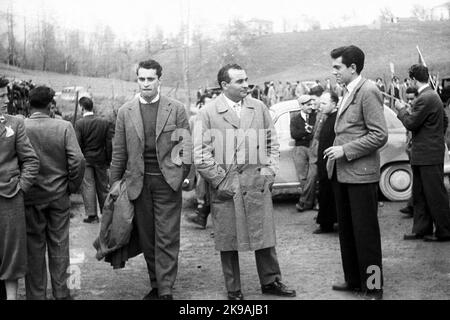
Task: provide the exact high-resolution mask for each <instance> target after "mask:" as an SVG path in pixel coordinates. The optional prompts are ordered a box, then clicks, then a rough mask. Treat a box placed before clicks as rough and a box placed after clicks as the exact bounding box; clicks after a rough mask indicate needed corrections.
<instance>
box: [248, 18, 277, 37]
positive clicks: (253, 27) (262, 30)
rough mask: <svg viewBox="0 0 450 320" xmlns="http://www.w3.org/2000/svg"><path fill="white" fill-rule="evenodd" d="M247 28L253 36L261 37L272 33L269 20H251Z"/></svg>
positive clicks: (271, 23) (271, 25)
mask: <svg viewBox="0 0 450 320" xmlns="http://www.w3.org/2000/svg"><path fill="white" fill-rule="evenodd" d="M247 26H248V28H249V30H250V32H251V34H252V35H253V36H263V35H266V34H272V33H273V22H272V21H270V20H262V19H251V20H248V21H247Z"/></svg>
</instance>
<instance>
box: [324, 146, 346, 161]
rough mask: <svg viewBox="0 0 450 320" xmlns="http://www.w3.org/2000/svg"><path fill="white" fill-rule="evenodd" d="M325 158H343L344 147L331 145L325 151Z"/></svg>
mask: <svg viewBox="0 0 450 320" xmlns="http://www.w3.org/2000/svg"><path fill="white" fill-rule="evenodd" d="M323 154H324V157H323V158H324V159H325V158H327V157H328V159H330V160H337V159H340V158H342V157H343V156H344V155H345V154H344V148H343V147H342V146H335V147H329V148H328V149H326V150H325V151H324V152H323Z"/></svg>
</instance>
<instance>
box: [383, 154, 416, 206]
mask: <svg viewBox="0 0 450 320" xmlns="http://www.w3.org/2000/svg"><path fill="white" fill-rule="evenodd" d="M412 181H413V180H412V170H411V166H410V165H409V164H408V163H396V164H390V165H388V166H386V167H384V168H383V170H382V172H381V177H380V183H379V185H380V190H381V192H382V193H383V195H384V196H385V197H386V198H387V199H389V200H391V201H406V200H408V199H409V197H410V196H411V191H412Z"/></svg>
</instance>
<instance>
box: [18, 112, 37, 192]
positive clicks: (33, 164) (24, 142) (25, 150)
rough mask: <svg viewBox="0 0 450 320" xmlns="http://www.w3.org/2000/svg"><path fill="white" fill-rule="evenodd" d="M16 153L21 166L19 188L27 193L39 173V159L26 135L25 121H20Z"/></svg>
mask: <svg viewBox="0 0 450 320" xmlns="http://www.w3.org/2000/svg"><path fill="white" fill-rule="evenodd" d="M16 152H17V157H18V159H19V165H20V178H19V186H20V188H21V189H22V191H23V192H27V191H28V190H29V189H30V187H31V186H32V185H33V183H34V180H35V178H36V176H37V175H38V173H39V158H38V156H37V155H36V152H35V151H34V148H33V146H32V145H31V142H30V140H29V139H28V137H27V135H26V133H25V125H24V123H23V120H19V123H18V126H17V132H16Z"/></svg>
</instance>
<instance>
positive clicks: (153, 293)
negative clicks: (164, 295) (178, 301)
mask: <svg viewBox="0 0 450 320" xmlns="http://www.w3.org/2000/svg"><path fill="white" fill-rule="evenodd" d="M142 300H158V289H156V288H153V289H152V290H151V291H150V292H149V293H147V295H146V296H145V297H144V298H142Z"/></svg>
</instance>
